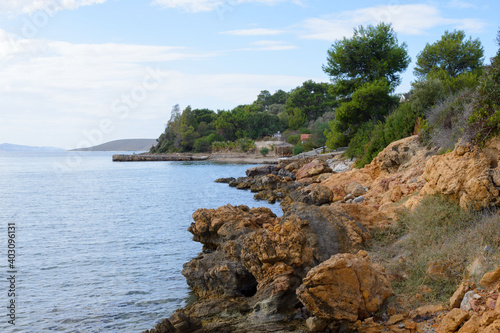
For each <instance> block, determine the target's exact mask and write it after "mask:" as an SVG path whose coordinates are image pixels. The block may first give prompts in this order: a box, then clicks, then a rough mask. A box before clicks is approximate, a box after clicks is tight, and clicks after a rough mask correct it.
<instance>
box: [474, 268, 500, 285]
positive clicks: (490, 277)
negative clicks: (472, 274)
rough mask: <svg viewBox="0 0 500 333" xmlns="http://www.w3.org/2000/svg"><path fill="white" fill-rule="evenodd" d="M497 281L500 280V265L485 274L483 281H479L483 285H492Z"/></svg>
mask: <svg viewBox="0 0 500 333" xmlns="http://www.w3.org/2000/svg"><path fill="white" fill-rule="evenodd" d="M497 282H500V267H498V268H497V269H496V270H494V271H492V272H488V273H486V274H484V276H483V278H482V279H481V281H479V284H481V285H483V286H490V285H492V284H494V283H497Z"/></svg>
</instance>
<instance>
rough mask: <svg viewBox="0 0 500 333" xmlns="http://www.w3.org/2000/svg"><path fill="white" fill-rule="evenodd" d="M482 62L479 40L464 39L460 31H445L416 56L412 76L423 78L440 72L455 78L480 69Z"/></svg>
mask: <svg viewBox="0 0 500 333" xmlns="http://www.w3.org/2000/svg"><path fill="white" fill-rule="evenodd" d="M483 60H484V50H483V46H482V45H481V41H480V40H479V39H474V40H472V38H471V37H469V39H466V38H465V32H464V31H462V30H454V31H452V32H449V31H445V33H444V35H443V36H442V37H441V39H440V40H438V41H437V42H435V43H433V44H429V43H427V44H426V46H425V48H424V49H423V50H422V52H420V53H419V54H418V56H417V65H416V67H415V69H414V74H415V75H416V76H419V77H425V76H427V75H428V74H430V73H433V72H436V71H439V70H442V71H446V72H447V73H448V75H449V76H451V77H456V76H458V75H460V74H463V73H466V72H473V71H476V70H478V69H480V68H481V67H482V66H483Z"/></svg>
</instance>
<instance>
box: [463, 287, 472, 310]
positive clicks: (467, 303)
mask: <svg viewBox="0 0 500 333" xmlns="http://www.w3.org/2000/svg"><path fill="white" fill-rule="evenodd" d="M474 294H475V293H474V291H473V290H471V291H468V292H466V293H465V295H464V297H463V298H462V302H460V310H462V311H470V310H471V309H472V305H471V303H472V301H473V300H474Z"/></svg>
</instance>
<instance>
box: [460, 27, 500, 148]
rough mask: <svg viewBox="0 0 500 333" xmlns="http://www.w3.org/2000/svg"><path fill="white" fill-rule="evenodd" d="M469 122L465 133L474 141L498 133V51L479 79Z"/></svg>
mask: <svg viewBox="0 0 500 333" xmlns="http://www.w3.org/2000/svg"><path fill="white" fill-rule="evenodd" d="M499 36H500V34H499ZM469 123H470V126H469V128H468V133H467V134H468V136H469V137H471V139H472V140H473V141H475V142H476V143H483V142H484V141H485V140H486V139H488V138H490V137H492V136H494V135H498V134H500V51H499V54H498V55H497V56H496V57H495V58H493V59H492V60H491V66H489V67H488V68H486V70H485V71H484V73H483V76H482V77H481V79H480V84H479V86H478V89H477V92H476V95H475V98H474V112H473V113H472V115H471V116H470V118H469Z"/></svg>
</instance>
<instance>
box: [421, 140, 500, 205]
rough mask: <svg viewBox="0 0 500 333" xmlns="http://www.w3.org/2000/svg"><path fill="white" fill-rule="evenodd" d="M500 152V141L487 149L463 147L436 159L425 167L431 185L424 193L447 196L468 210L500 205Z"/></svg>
mask: <svg viewBox="0 0 500 333" xmlns="http://www.w3.org/2000/svg"><path fill="white" fill-rule="evenodd" d="M499 150H500V142H499V140H494V141H490V142H488V143H487V144H486V147H485V148H483V149H479V148H477V147H474V148H473V147H466V148H464V147H460V146H459V147H457V148H456V149H455V150H454V151H453V152H451V153H448V154H444V155H438V156H434V157H432V158H431V159H430V160H429V161H428V162H427V164H426V167H425V172H424V174H423V178H424V179H425V181H426V182H427V183H426V184H425V186H424V187H423V189H422V191H421V194H422V195H433V194H444V195H446V196H448V197H450V198H451V199H453V200H455V201H457V202H458V203H459V204H460V206H461V207H463V208H465V209H474V210H479V209H483V208H488V207H491V206H497V205H499V204H500V195H499V194H500V187H499V185H497V184H496V175H497V173H498V171H499V167H498V160H499Z"/></svg>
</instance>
